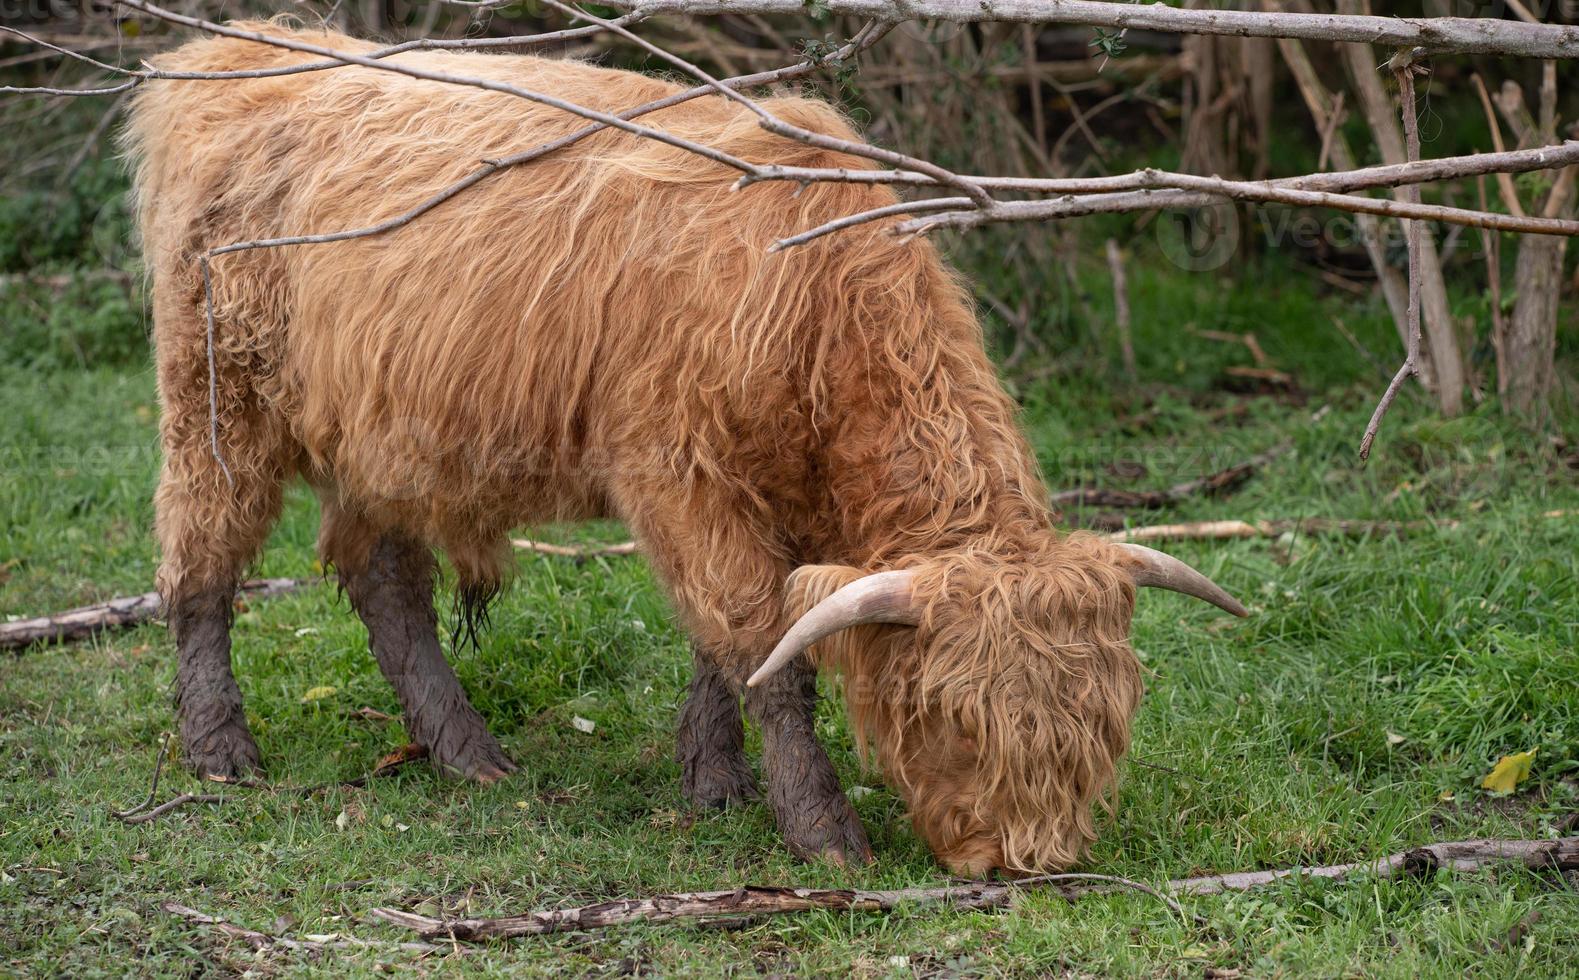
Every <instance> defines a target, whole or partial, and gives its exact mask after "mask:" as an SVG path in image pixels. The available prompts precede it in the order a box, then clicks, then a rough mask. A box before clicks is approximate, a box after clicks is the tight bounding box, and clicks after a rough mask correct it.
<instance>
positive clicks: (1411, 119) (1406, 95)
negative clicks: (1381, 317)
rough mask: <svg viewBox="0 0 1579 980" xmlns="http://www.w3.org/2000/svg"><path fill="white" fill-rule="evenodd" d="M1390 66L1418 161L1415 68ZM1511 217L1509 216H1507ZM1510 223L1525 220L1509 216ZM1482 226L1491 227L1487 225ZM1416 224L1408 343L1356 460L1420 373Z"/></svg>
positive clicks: (1402, 62)
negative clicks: (1401, 391)
mask: <svg viewBox="0 0 1579 980" xmlns="http://www.w3.org/2000/svg"><path fill="white" fill-rule="evenodd" d="M1393 62H1395V63H1391V67H1392V70H1393V77H1394V78H1396V79H1397V80H1398V102H1399V106H1400V111H1401V112H1402V113H1403V120H1404V152H1405V153H1406V154H1407V155H1408V158H1409V160H1410V161H1411V162H1412V161H1415V160H1418V159H1420V121H1419V119H1417V118H1416V117H1415V71H1416V69H1417V68H1418V65H1417V64H1416V63H1415V62H1414V61H1413V60H1412V58H1408V57H1406V58H1402V59H1400V58H1398V57H1396V56H1395V57H1394V59H1393ZM1404 197H1405V199H1406V200H1405V201H1404V202H1400V203H1406V204H1408V205H1409V206H1410V207H1414V206H1416V205H1417V204H1418V202H1419V200H1420V188H1419V186H1418V185H1410V186H1409V187H1407V188H1406V190H1405V193H1404ZM1510 217H1513V216H1510ZM1513 220H1528V219H1519V218H1516V217H1513ZM1482 227H1491V226H1489V225H1487V226H1482ZM1420 232H1421V230H1420V222H1418V221H1405V222H1404V233H1405V235H1406V236H1407V243H1408V250H1409V342H1408V349H1407V353H1406V354H1405V356H1404V363H1403V364H1402V365H1400V366H1399V368H1398V373H1397V374H1395V375H1393V380H1392V381H1390V382H1389V383H1388V385H1387V390H1386V391H1384V392H1382V399H1381V401H1379V402H1377V403H1376V411H1375V412H1373V413H1372V414H1371V421H1370V422H1369V423H1368V424H1367V425H1366V426H1365V435H1364V436H1363V437H1361V439H1360V459H1362V460H1365V459H1369V458H1370V456H1371V444H1372V443H1374V442H1375V441H1376V433H1377V430H1378V429H1380V428H1381V425H1382V416H1384V415H1386V414H1387V409H1389V408H1390V407H1392V404H1393V399H1395V398H1397V397H1398V391H1399V389H1400V388H1402V387H1403V385H1404V382H1405V381H1407V380H1408V379H1409V378H1411V377H1413V376H1415V375H1417V374H1419V373H1420V282H1421V267H1420V266H1421V263H1422V262H1423V261H1424V257H1423V256H1422V255H1421V254H1420V253H1421V245H1420Z"/></svg>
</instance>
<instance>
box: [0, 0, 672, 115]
mask: <svg viewBox="0 0 1579 980" xmlns="http://www.w3.org/2000/svg"><path fill="white" fill-rule="evenodd" d="M115 2H117V3H123V4H124V5H125V6H128V7H132V8H133V9H139V10H141V12H143V13H147V14H149V15H150V16H153V17H159V16H160V15H159V14H157V13H154V12H153V11H152V10H150V9H144V8H139V7H138V6H137V5H136V4H135V3H126V2H125V0H115ZM646 18H647V15H646V14H643V13H635V12H633V13H627V14H624V15H622V16H620V17H618V18H616V19H615V22H616V23H619V24H621V25H625V24H636V23H640V22H641V21H643V20H645V19H646ZM187 26H194V25H187ZM603 30H604V28H603V27H602V26H601V25H597V24H592V25H588V26H586V27H573V28H567V29H565V30H559V31H548V32H546V33H543V34H516V35H510V36H507V37H461V38H437V37H419V38H413V39H412V40H409V41H402V42H400V43H399V44H392V45H389V46H388V47H384V48H379V49H377V50H374V51H369V52H368V53H367V54H366V55H365V57H367V58H371V59H374V60H379V59H383V58H390V57H393V56H395V55H397V54H404V53H405V52H407V51H457V50H459V51H479V50H493V49H498V48H507V49H515V48H530V47H541V46H544V45H548V44H557V43H559V42H562V41H573V40H576V39H578V38H583V37H589V36H591V35H594V34H601V33H602V32H603ZM0 32H4V33H7V34H12V35H14V36H16V37H18V38H21V39H22V40H23V41H26V42H28V43H29V44H34V45H37V46H39V47H41V48H46V49H48V50H50V51H53V52H55V53H56V54H61V55H65V56H66V57H68V58H73V59H75V60H77V61H81V62H83V63H85V64H88V65H91V66H93V67H95V68H97V69H99V70H100V71H107V72H111V73H112V74H116V75H121V76H123V77H126V78H130V79H132V84H136V83H137V82H143V81H150V80H159V81H202V82H220V81H230V80H233V79H245V78H278V77H280V76H282V75H300V74H303V73H305V72H315V71H327V70H329V69H332V68H344V67H346V66H347V65H349V64H351V62H348V61H345V60H344V59H341V58H331V59H328V60H325V61H308V62H302V63H300V64H295V65H277V66H275V67H272V68H238V69H232V70H229V71H166V70H164V69H161V68H153V67H144V68H127V67H125V66H123V65H112V64H108V63H107V62H103V61H99V60H97V59H94V58H90V57H88V56H87V55H85V54H82V53H81V52H79V51H73V50H71V49H70V48H66V47H62V46H60V45H57V44H53V43H51V42H49V41H46V40H44V39H43V38H40V37H38V36H36V35H33V34H29V33H27V32H26V31H19V30H17V29H16V28H14V27H6V26H4V25H0ZM130 87H131V85H126V86H122V87H121V89H122V90H124V89H126V88H130ZM7 91H9V92H17V91H25V90H21V89H9V88H8V89H0V92H7ZM51 91H53V92H54V93H56V94H69V95H102V94H105V93H106V92H109V91H111V90H110V89H93V90H59V89H56V90H51Z"/></svg>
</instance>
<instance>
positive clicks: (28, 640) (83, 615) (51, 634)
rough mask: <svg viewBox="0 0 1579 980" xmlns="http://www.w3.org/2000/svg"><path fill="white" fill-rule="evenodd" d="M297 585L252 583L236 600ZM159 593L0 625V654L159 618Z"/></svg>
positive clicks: (276, 593)
mask: <svg viewBox="0 0 1579 980" xmlns="http://www.w3.org/2000/svg"><path fill="white" fill-rule="evenodd" d="M301 585H302V583H301V582H299V581H297V580H295V579H289V578H267V579H255V580H253V581H249V582H243V583H241V588H240V589H239V590H238V591H237V595H238V596H244V597H246V598H253V599H267V598H272V597H274V596H279V595H285V594H286V593H288V592H294V591H295V590H296V589H298V588H300V587H301ZM159 611H160V601H159V593H157V592H145V593H143V594H142V595H134V596H122V597H120V598H116V599H111V600H109V601H108V602H98V603H94V604H93V605H91V606H81V607H79V608H77V609H68V610H66V611H65V612H62V613H55V614H54V615H50V616H40V617H38V618H37V619H19V620H17V621H16V622H14V623H0V650H10V649H16V648H20V647H25V646H30V645H31V644H34V643H41V642H46V643H64V642H67V641H69V640H80V639H83V638H85V637H88V636H92V635H93V634H94V633H98V632H100V631H102V630H107V629H124V628H126V627H128V626H136V625H137V624H139V623H146V622H148V621H149V620H152V619H157V618H158V617H159Z"/></svg>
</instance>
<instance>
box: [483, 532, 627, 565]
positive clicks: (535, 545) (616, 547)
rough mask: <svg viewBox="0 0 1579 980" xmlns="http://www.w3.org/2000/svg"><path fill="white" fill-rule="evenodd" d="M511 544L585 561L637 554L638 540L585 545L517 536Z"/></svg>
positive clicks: (544, 553)
mask: <svg viewBox="0 0 1579 980" xmlns="http://www.w3.org/2000/svg"><path fill="white" fill-rule="evenodd" d="M510 544H511V545H512V546H513V547H514V548H515V549H516V550H517V551H535V552H537V553H538V554H540V555H555V556H557V557H559V558H574V559H576V560H577V561H584V560H586V559H588V558H613V557H618V556H621V555H634V554H636V542H634V541H621V542H620V543H618V544H608V545H587V546H585V547H581V546H576V545H564V544H549V543H548V542H547V541H532V540H530V539H528V538H515V539H513V540H512V541H511V542H510Z"/></svg>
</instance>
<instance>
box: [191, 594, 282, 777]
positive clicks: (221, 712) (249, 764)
mask: <svg viewBox="0 0 1579 980" xmlns="http://www.w3.org/2000/svg"><path fill="white" fill-rule="evenodd" d="M234 599H235V589H233V588H215V589H210V590H208V591H205V592H199V593H198V594H196V595H193V596H189V597H187V598H184V599H177V600H175V601H173V602H172V603H171V604H170V609H169V617H170V630H171V632H173V633H174V634H175V644H176V651H177V665H176V675H175V705H176V718H177V720H178V722H179V725H180V729H181V750H182V754H183V755H184V757H185V759H186V763H187V765H189V766H191V767H192V769H193V771H195V772H196V773H197V774H198V775H200V776H221V777H223V778H225V779H236V778H238V777H242V776H249V775H252V774H254V773H256V772H258V771H259V770H260V769H261V768H262V764H261V762H260V761H259V755H258V745H257V743H256V742H254V741H253V740H252V733H251V732H250V731H248V730H247V716H246V715H245V713H243V712H242V710H241V689H240V688H239V687H237V686H236V678H235V675H233V674H232V673H231V672H230V621H231V617H232V613H233V609H232V606H231V603H232V602H233V601H234Z"/></svg>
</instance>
